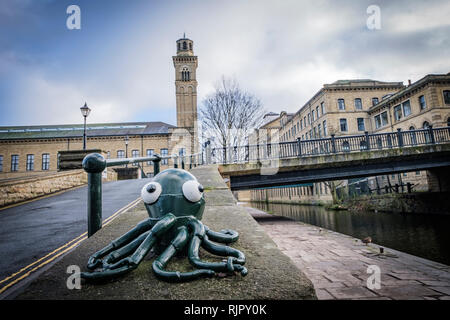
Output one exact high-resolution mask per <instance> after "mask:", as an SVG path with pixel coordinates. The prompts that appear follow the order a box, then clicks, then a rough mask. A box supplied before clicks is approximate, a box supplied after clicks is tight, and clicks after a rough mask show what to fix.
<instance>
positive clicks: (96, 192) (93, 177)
mask: <svg viewBox="0 0 450 320" xmlns="http://www.w3.org/2000/svg"><path fill="white" fill-rule="evenodd" d="M83 168H84V170H85V171H86V172H87V173H88V212H87V214H88V217H87V218H88V219H87V220H88V237H90V236H92V235H93V234H94V233H96V232H97V231H98V230H100V229H101V228H102V171H103V170H105V168H106V160H105V158H104V157H103V156H102V155H101V154H99V153H90V154H88V155H87V156H86V157H85V158H84V159H83Z"/></svg>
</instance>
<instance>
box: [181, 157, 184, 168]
mask: <svg viewBox="0 0 450 320" xmlns="http://www.w3.org/2000/svg"><path fill="white" fill-rule="evenodd" d="M181 169H183V170H184V156H181Z"/></svg>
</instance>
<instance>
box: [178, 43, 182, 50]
mask: <svg viewBox="0 0 450 320" xmlns="http://www.w3.org/2000/svg"><path fill="white" fill-rule="evenodd" d="M178 50H181V43H180V42H178Z"/></svg>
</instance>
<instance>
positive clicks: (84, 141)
mask: <svg viewBox="0 0 450 320" xmlns="http://www.w3.org/2000/svg"><path fill="white" fill-rule="evenodd" d="M86 117H87V116H84V131H83V150H86Z"/></svg>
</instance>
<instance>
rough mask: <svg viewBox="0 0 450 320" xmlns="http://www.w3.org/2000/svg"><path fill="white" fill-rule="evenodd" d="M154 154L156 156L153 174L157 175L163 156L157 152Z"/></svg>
mask: <svg viewBox="0 0 450 320" xmlns="http://www.w3.org/2000/svg"><path fill="white" fill-rule="evenodd" d="M153 156H154V157H156V158H155V159H154V160H153V176H156V175H157V174H158V173H159V163H160V162H161V157H160V156H159V154H157V153H155V154H154V155H153Z"/></svg>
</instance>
